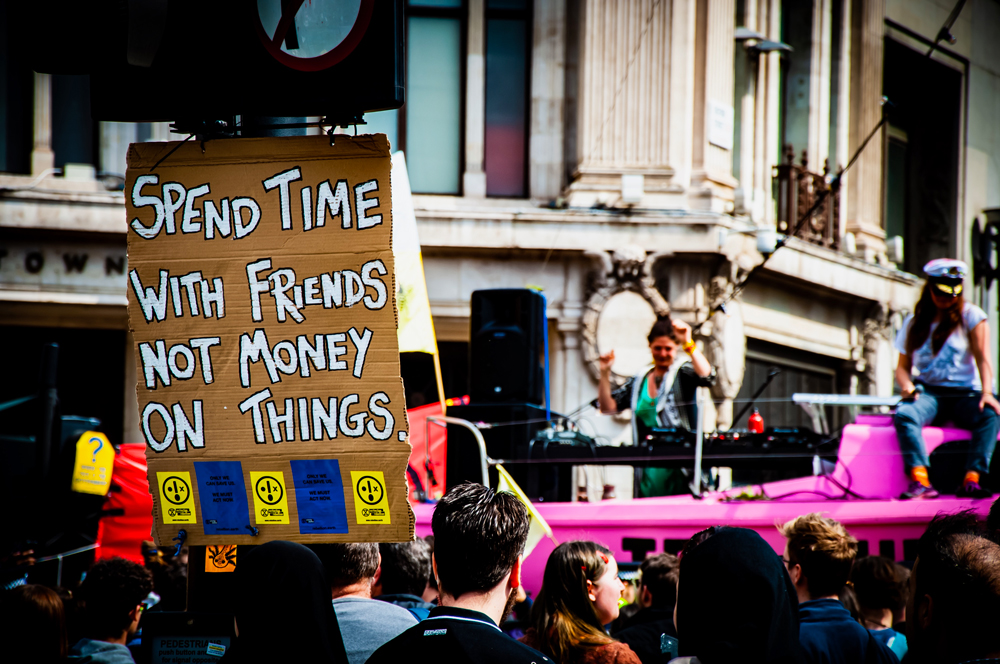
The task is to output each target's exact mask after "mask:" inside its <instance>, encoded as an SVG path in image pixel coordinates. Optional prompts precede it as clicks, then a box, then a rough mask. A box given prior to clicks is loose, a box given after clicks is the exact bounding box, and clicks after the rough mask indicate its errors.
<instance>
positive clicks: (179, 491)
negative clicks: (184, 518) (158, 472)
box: [163, 475, 191, 505]
mask: <svg viewBox="0 0 1000 664" xmlns="http://www.w3.org/2000/svg"><path fill="white" fill-rule="evenodd" d="M163 497H164V499H165V500H166V501H167V502H168V503H171V504H173V505H183V504H184V503H186V502H187V500H188V498H190V497H191V487H189V486H188V484H187V482H185V481H184V480H183V479H181V478H180V477H177V476H176V475H171V476H170V477H168V478H167V479H166V480H165V481H164V482H163Z"/></svg>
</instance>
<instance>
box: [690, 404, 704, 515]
mask: <svg viewBox="0 0 1000 664" xmlns="http://www.w3.org/2000/svg"><path fill="white" fill-rule="evenodd" d="M704 394H705V388H703V387H699V388H698V389H697V391H696V392H695V400H694V402H695V410H696V411H697V412H696V413H695V421H696V425H695V435H694V483H693V484H692V485H691V488H692V491H693V493H694V495H695V497H696V498H700V497H701V455H702V451H703V450H702V447H703V446H704V442H705V408H704V406H705V396H704Z"/></svg>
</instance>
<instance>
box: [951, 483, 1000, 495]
mask: <svg viewBox="0 0 1000 664" xmlns="http://www.w3.org/2000/svg"><path fill="white" fill-rule="evenodd" d="M955 497H956V498H991V497H993V492H992V491H990V490H989V489H984V488H983V487H981V486H979V482H966V483H965V484H963V485H962V488H960V489H959V490H958V491H956V492H955Z"/></svg>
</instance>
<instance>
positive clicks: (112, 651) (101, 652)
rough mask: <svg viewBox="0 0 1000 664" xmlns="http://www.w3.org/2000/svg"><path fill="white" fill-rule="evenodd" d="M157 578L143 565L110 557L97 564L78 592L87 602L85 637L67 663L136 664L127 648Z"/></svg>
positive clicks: (91, 569) (84, 605)
mask: <svg viewBox="0 0 1000 664" xmlns="http://www.w3.org/2000/svg"><path fill="white" fill-rule="evenodd" d="M152 589H153V577H152V575H151V574H150V573H149V570H147V569H146V568H145V567H143V566H142V565H139V564H137V563H134V562H132V561H131V560H125V559H124V558H110V559H107V560H100V561H98V562H96V563H94V566H93V567H91V568H90V571H89V572H87V578H86V579H84V581H83V584H82V585H81V586H80V591H79V593H78V596H79V598H80V599H81V600H82V602H83V620H84V634H85V635H86V636H85V638H83V639H80V640H79V641H78V642H77V643H76V645H74V646H73V648H72V649H71V650H70V652H69V657H68V658H67V661H69V662H80V663H81V664H84V663H93V664H132V663H133V662H134V660H133V659H132V654H131V653H130V652H129V649H128V647H127V646H126V645H125V644H127V643H128V642H129V640H130V639H131V638H132V636H133V635H134V634H135V633H136V632H137V631H138V629H139V618H140V617H141V616H142V612H143V609H144V606H143V604H142V601H143V600H144V599H146V597H147V596H148V595H149V592H150V591H151V590H152Z"/></svg>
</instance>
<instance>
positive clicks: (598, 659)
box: [521, 542, 640, 664]
mask: <svg viewBox="0 0 1000 664" xmlns="http://www.w3.org/2000/svg"><path fill="white" fill-rule="evenodd" d="M624 590H625V586H624V585H623V584H622V581H621V579H619V578H618V565H617V564H616V562H615V558H614V556H613V555H612V554H611V551H610V550H609V549H607V548H605V547H603V546H601V545H600V544H596V543H594V542H563V543H562V544H560V545H559V546H557V547H556V548H555V550H554V551H553V552H552V553H551V554H550V555H549V559H548V561H547V562H546V563H545V574H544V576H543V577H542V588H541V590H539V591H538V598H537V599H536V600H535V603H534V605H532V607H531V622H532V624H533V626H532V627H531V628H529V629H528V631H527V632H526V633H525V635H524V636H523V637H521V641H522V642H524V643H527V644H528V645H529V646H531V647H533V648H537V649H538V650H540V651H541V652H543V653H545V654H546V655H548V656H549V657H551V658H552V660H553V661H554V662H556V663H557V664H604V663H607V664H611V663H615V664H640V662H639V658H638V657H637V656H636V654H635V653H634V652H632V649H631V648H629V647H628V646H627V645H625V644H624V643H620V642H618V641H616V640H615V639H613V638H611V637H610V636H608V634H607V632H605V631H604V625H607V624H609V623H610V622H611V621H612V620H614V619H615V618H617V617H618V600H619V599H621V596H622V592H623V591H624Z"/></svg>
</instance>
